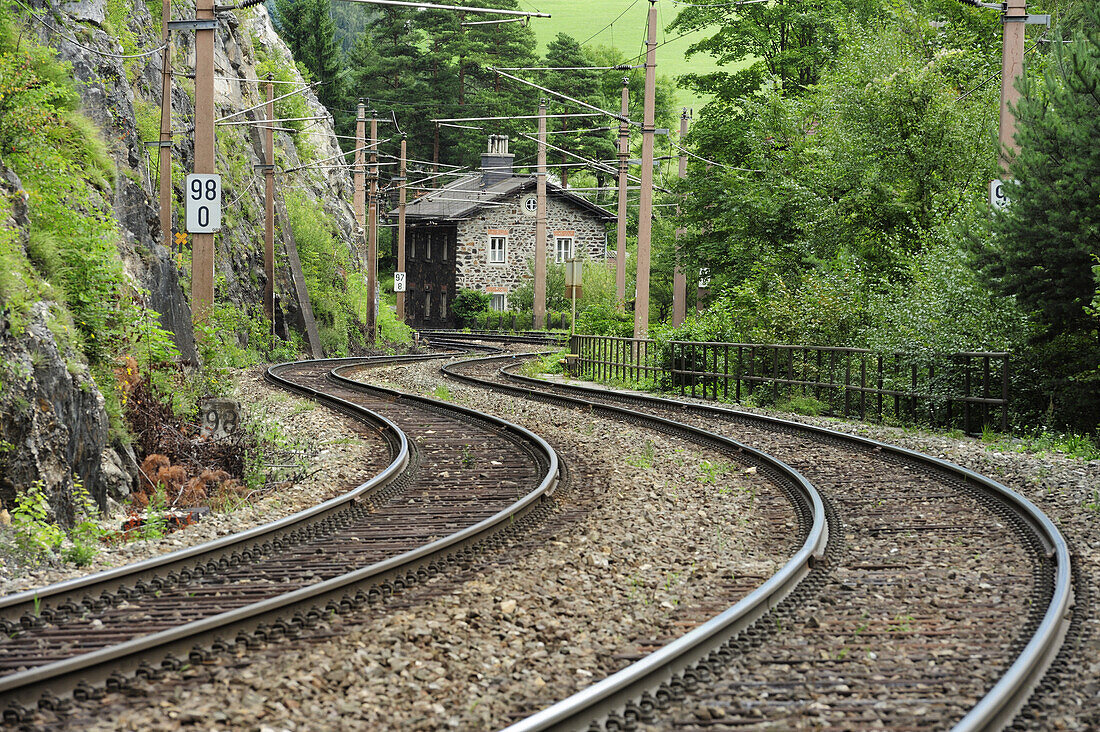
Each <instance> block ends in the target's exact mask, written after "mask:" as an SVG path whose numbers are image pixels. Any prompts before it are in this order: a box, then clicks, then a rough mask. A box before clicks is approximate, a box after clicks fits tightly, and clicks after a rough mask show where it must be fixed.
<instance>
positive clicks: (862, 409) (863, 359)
mask: <svg viewBox="0 0 1100 732" xmlns="http://www.w3.org/2000/svg"><path fill="white" fill-rule="evenodd" d="M859 419H860V421H864V422H865V421H867V354H866V353H860V354H859Z"/></svg>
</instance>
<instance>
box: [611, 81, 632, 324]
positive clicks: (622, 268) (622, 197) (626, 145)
mask: <svg viewBox="0 0 1100 732" xmlns="http://www.w3.org/2000/svg"><path fill="white" fill-rule="evenodd" d="M629 101H630V78H629V77H626V76H624V77H623V94H622V103H621V105H620V107H619V111H620V114H622V117H623V119H622V120H621V121H620V122H619V212H618V217H617V221H616V227H615V304H616V305H617V306H618V308H619V312H620V313H621V312H622V311H623V310H624V309H625V308H626V185H627V177H628V175H629V169H628V166H629V162H628V158H629V156H630V123H629V122H627V121H626V118H627V114H628V113H629V112H630V107H629Z"/></svg>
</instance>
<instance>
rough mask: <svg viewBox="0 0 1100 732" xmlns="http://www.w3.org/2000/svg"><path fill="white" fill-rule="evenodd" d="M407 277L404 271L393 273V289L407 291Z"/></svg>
mask: <svg viewBox="0 0 1100 732" xmlns="http://www.w3.org/2000/svg"><path fill="white" fill-rule="evenodd" d="M405 282H406V277H405V273H404V272H394V273H393V291H394V292H404V291H405Z"/></svg>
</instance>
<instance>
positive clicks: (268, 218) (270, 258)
mask: <svg viewBox="0 0 1100 732" xmlns="http://www.w3.org/2000/svg"><path fill="white" fill-rule="evenodd" d="M274 98H275V85H274V84H272V83H271V74H268V75H267V106H266V107H265V108H264V111H265V114H266V115H267V125H266V129H264V276H265V277H267V282H266V283H265V284H264V315H266V316H267V317H268V320H270V321H271V323H272V326H274V324H275V129H274V128H275V102H274V101H272V100H274Z"/></svg>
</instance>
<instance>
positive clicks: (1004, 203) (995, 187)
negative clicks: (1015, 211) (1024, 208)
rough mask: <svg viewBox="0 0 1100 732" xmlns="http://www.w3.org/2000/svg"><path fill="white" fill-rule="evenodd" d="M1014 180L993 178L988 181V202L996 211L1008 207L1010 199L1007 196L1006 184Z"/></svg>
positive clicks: (1012, 182)
mask: <svg viewBox="0 0 1100 732" xmlns="http://www.w3.org/2000/svg"><path fill="white" fill-rule="evenodd" d="M1015 182H1016V181H1014V180H993V181H990V182H989V203H990V205H992V206H993V208H995V209H997V210H998V211H1004V210H1005V209H1006V208H1008V204H1009V203H1011V200H1010V199H1009V197H1008V190H1007V189H1008V186H1009V185H1010V184H1014V183H1015Z"/></svg>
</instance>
